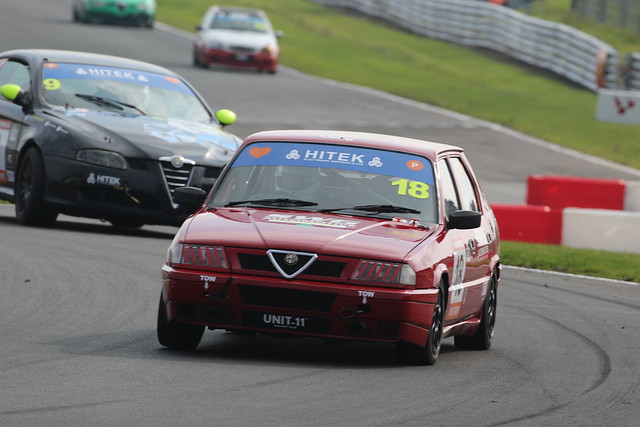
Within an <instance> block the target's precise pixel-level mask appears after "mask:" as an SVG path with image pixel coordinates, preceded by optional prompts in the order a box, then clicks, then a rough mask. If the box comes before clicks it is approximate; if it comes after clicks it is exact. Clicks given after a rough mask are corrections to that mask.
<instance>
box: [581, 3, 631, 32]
mask: <svg viewBox="0 0 640 427" xmlns="http://www.w3.org/2000/svg"><path fill="white" fill-rule="evenodd" d="M571 11H572V12H573V13H574V14H576V15H579V16H580V17H582V18H585V19H588V20H591V21H594V22H599V23H601V24H608V25H611V26H614V27H619V28H624V29H627V30H629V31H632V32H634V33H637V34H640V0H572V1H571Z"/></svg>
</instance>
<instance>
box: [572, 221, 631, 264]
mask: <svg viewBox="0 0 640 427" xmlns="http://www.w3.org/2000/svg"><path fill="white" fill-rule="evenodd" d="M561 242H562V245H563V246H568V247H572V248H586V249H598V250H604V251H611V252H629V253H637V254H640V212H627V211H617V210H603V209H578V208H566V209H564V210H563V213H562V239H561ZM638 268H640V266H639V267H638Z"/></svg>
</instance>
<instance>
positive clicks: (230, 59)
mask: <svg viewBox="0 0 640 427" xmlns="http://www.w3.org/2000/svg"><path fill="white" fill-rule="evenodd" d="M203 58H204V61H203V62H204V63H205V64H219V65H229V66H234V67H246V68H255V69H259V70H267V71H271V72H274V71H276V68H277V66H278V57H277V56H275V55H270V54H264V53H245V52H231V51H226V50H220V49H206V50H205V51H204V53H203Z"/></svg>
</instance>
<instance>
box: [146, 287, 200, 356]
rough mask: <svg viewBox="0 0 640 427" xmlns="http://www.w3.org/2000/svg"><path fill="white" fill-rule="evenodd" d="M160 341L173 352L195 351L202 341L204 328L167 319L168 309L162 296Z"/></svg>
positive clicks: (159, 324)
mask: <svg viewBox="0 0 640 427" xmlns="http://www.w3.org/2000/svg"><path fill="white" fill-rule="evenodd" d="M157 332H158V341H159V342H160V344H161V345H163V346H165V347H167V348H170V349H172V350H193V349H195V348H196V347H197V346H198V344H200V340H201V339H202V334H203V333H204V326H201V325H190V324H187V323H180V322H176V321H175V320H169V319H168V318H167V309H166V307H165V305H164V303H163V302H162V296H160V304H159V305H158V327H157Z"/></svg>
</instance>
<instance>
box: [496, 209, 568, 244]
mask: <svg viewBox="0 0 640 427" xmlns="http://www.w3.org/2000/svg"><path fill="white" fill-rule="evenodd" d="M491 207H492V209H493V213H494V214H495V216H496V220H497V221H498V228H499V229H500V238H501V239H503V240H508V241H516V242H529V243H546V244H553V245H558V244H560V242H561V238H562V210H561V209H551V208H550V207H548V206H533V205H491Z"/></svg>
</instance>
